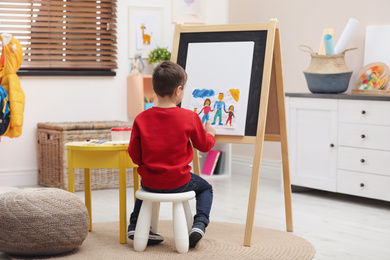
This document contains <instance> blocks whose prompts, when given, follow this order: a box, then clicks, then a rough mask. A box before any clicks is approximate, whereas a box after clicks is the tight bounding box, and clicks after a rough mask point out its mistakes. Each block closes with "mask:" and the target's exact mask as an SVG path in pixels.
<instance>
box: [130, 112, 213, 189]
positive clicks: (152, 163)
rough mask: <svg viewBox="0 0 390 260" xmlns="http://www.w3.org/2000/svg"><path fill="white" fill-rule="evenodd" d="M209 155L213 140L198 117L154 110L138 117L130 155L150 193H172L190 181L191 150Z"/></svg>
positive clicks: (134, 126) (190, 114)
mask: <svg viewBox="0 0 390 260" xmlns="http://www.w3.org/2000/svg"><path fill="white" fill-rule="evenodd" d="M190 139H191V141H192V144H193V145H194V147H195V148H196V149H198V150H199V151H201V152H208V151H209V150H210V149H211V148H212V147H213V146H214V144H215V138H214V137H213V136H212V135H211V134H207V133H206V131H205V130H204V128H203V124H202V122H201V120H200V118H199V116H198V115H197V114H196V113H195V112H193V111H191V110H187V109H183V108H179V107H172V108H159V107H153V108H150V109H148V110H145V111H144V112H142V113H141V114H139V115H138V116H137V117H136V118H135V121H134V124H133V131H132V133H131V139H130V145H129V155H130V157H131V159H132V160H133V162H134V163H135V164H137V165H138V166H139V168H138V173H139V175H140V176H141V179H142V183H143V184H144V185H145V186H146V187H148V188H151V189H162V190H165V189H175V188H178V187H180V186H183V185H184V184H186V183H187V182H189V180H190V179H191V174H190V171H191V166H189V165H188V164H189V163H190V162H191V161H192V156H193V152H192V147H191V143H190Z"/></svg>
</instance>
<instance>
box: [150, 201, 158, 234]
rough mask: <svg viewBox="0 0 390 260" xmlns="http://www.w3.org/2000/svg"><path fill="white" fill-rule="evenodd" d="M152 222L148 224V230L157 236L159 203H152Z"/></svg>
mask: <svg viewBox="0 0 390 260" xmlns="http://www.w3.org/2000/svg"><path fill="white" fill-rule="evenodd" d="M152 212H153V213H152V221H151V224H150V230H151V231H152V232H153V233H155V234H157V228H158V215H159V214H160V202H153V206H152Z"/></svg>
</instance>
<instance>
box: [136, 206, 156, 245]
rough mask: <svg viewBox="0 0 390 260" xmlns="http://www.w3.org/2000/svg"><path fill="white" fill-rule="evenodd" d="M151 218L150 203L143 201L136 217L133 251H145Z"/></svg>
mask: <svg viewBox="0 0 390 260" xmlns="http://www.w3.org/2000/svg"><path fill="white" fill-rule="evenodd" d="M151 218H152V202H151V201H146V200H144V201H143V202H142V206H141V210H140V212H139V215H138V220H137V226H136V227H135V234H134V243H133V244H134V250H135V251H137V252H142V251H144V250H145V248H146V245H147V244H148V240H149V230H150V220H151Z"/></svg>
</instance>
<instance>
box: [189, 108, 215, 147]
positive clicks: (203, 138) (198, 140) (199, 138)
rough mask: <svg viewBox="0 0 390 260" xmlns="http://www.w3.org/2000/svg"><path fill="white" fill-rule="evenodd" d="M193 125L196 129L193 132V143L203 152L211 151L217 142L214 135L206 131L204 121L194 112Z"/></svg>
mask: <svg viewBox="0 0 390 260" xmlns="http://www.w3.org/2000/svg"><path fill="white" fill-rule="evenodd" d="M193 125H194V129H193V131H192V133H191V142H192V145H193V146H194V147H195V148H196V149H198V150H199V151H201V152H204V153H206V152H208V151H210V150H211V148H213V146H214V144H215V138H214V136H213V135H211V134H208V133H206V130H204V128H203V124H202V121H200V118H199V116H197V115H196V114H194V119H193Z"/></svg>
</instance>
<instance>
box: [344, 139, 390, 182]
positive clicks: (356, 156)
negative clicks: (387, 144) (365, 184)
mask: <svg viewBox="0 0 390 260" xmlns="http://www.w3.org/2000/svg"><path fill="white" fill-rule="evenodd" d="M337 154H338V155H337V158H338V160H337V165H338V167H337V168H338V169H343V170H351V171H358V172H363V173H373V174H380V175H385V176H389V177H390V152H388V151H379V150H370V149H360V148H351V147H343V146H339V147H338V153H337ZM389 188H390V187H389Z"/></svg>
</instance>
